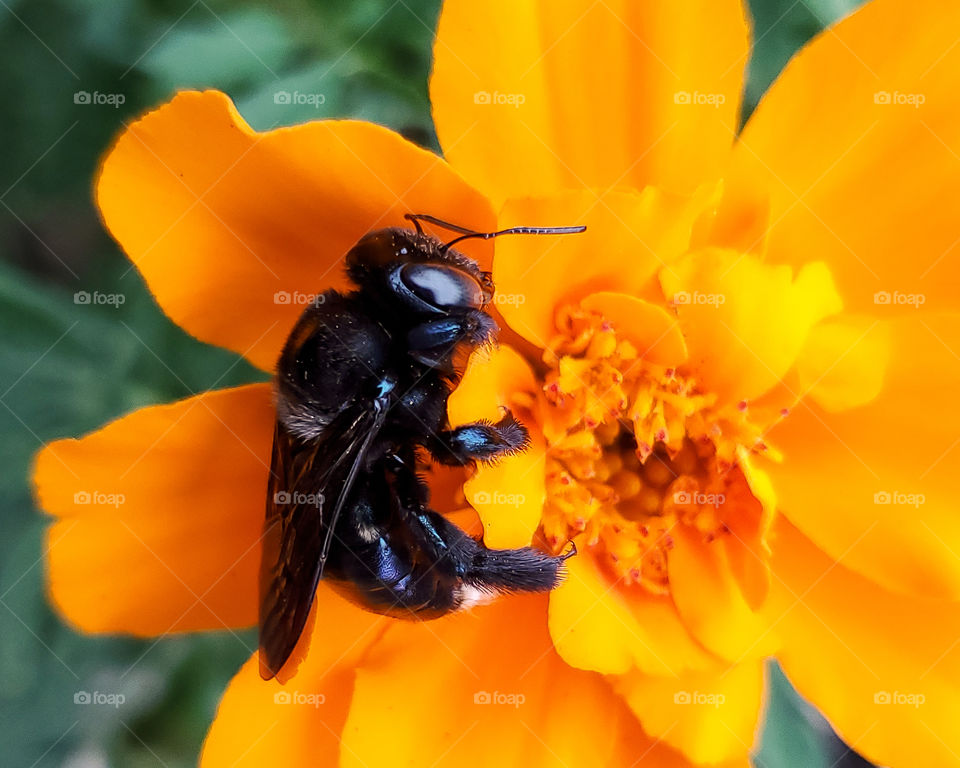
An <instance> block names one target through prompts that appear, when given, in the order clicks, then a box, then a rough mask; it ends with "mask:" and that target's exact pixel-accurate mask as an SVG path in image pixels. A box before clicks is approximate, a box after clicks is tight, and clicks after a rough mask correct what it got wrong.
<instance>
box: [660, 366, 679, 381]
mask: <svg viewBox="0 0 960 768" xmlns="http://www.w3.org/2000/svg"><path fill="white" fill-rule="evenodd" d="M674 373H676V371H674V370H673V368H667V370H665V371H664V372H663V375H664V376H666V377H667V378H668V379H672V378H673V375H674Z"/></svg>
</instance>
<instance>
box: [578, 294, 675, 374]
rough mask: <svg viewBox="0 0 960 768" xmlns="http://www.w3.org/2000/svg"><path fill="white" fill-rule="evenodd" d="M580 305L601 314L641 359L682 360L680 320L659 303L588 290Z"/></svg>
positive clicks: (624, 295) (625, 295) (659, 361)
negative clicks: (588, 293) (634, 348)
mask: <svg viewBox="0 0 960 768" xmlns="http://www.w3.org/2000/svg"><path fill="white" fill-rule="evenodd" d="M580 306H581V307H583V308H584V309H588V310H590V311H592V312H598V313H599V314H601V315H603V317H604V319H605V320H606V321H607V322H609V323H610V324H611V325H612V326H613V328H614V330H615V331H617V336H618V338H621V339H626V340H627V341H629V342H630V343H631V344H633V346H634V347H636V350H637V352H638V353H639V355H640V357H642V358H644V359H645V360H648V361H650V362H651V363H656V364H658V365H672V366H677V365H680V364H681V363H684V362H686V360H687V344H686V342H685V341H684V340H683V334H682V333H681V332H680V324H679V323H678V322H677V319H676V318H675V317H671V316H670V314H669V313H668V312H667V311H666V310H665V309H663V308H662V307H658V306H657V305H656V304H653V303H651V302H649V301H644V300H643V299H638V298H636V297H635V296H629V295H627V294H625V293H616V292H614V291H599V292H597V293H591V294H590V295H589V296H587V298H585V299H584V300H583V301H581V302H580Z"/></svg>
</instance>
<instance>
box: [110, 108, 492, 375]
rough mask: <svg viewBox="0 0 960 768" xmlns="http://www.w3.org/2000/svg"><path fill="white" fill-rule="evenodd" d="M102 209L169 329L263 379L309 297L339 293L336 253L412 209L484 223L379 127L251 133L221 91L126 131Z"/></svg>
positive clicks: (470, 202)
mask: <svg viewBox="0 0 960 768" xmlns="http://www.w3.org/2000/svg"><path fill="white" fill-rule="evenodd" d="M97 203H98V205H99V207H100V211H101V214H102V215H103V220H104V222H105V224H106V226H107V228H108V229H109V230H110V232H111V234H112V235H113V236H114V238H116V240H117V242H119V243H120V245H121V246H123V249H124V250H125V251H126V252H127V255H128V256H129V257H130V258H131V260H132V261H133V263H134V264H136V266H137V268H138V269H139V270H140V272H141V273H142V274H143V276H144V278H145V279H146V281H147V284H148V285H149V287H150V290H151V291H152V292H153V294H154V295H155V296H156V298H157V301H158V302H159V303H160V305H161V306H162V308H163V310H164V311H165V312H166V313H167V314H168V315H169V316H170V317H171V318H172V319H173V320H174V321H175V322H177V323H178V324H180V325H182V326H183V327H184V328H185V329H186V330H188V331H189V332H190V333H192V334H194V335H195V336H197V337H198V338H200V339H203V340H204V341H208V342H211V343H213V344H219V345H221V346H224V347H229V348H230V349H233V350H235V351H237V352H240V353H241V354H244V355H246V356H247V357H248V358H249V359H250V360H251V361H252V362H253V363H255V364H256V365H259V366H260V367H261V368H263V369H265V370H272V369H273V365H274V363H275V361H276V358H277V355H278V354H279V351H280V347H281V345H282V344H283V342H284V340H285V338H286V336H287V333H288V332H289V330H290V328H291V326H292V325H293V323H294V322H295V320H296V318H297V316H298V315H299V313H300V312H302V311H303V309H304V305H305V303H306V302H307V301H308V300H309V297H310V296H312V295H314V294H317V293H320V292H322V291H324V290H326V289H328V288H342V287H344V286H345V285H346V281H345V277H344V275H343V270H342V259H343V256H344V255H345V254H346V252H347V251H348V250H349V249H350V248H351V247H352V246H353V245H354V243H356V242H357V240H358V239H359V238H360V237H361V236H362V235H364V234H365V233H366V232H368V231H370V230H372V229H377V228H379V227H386V226H398V225H402V224H403V223H404V222H403V215H404V214H405V213H408V212H416V213H430V214H433V215H434V216H438V217H440V218H443V219H447V220H449V221H453V222H456V223H459V224H463V225H466V226H471V227H479V228H482V229H486V228H488V227H490V226H491V225H492V224H493V217H492V214H491V211H490V209H489V206H488V204H487V202H486V201H485V200H484V199H483V198H482V197H481V196H480V195H478V194H477V193H476V192H475V191H473V190H472V189H470V187H468V186H467V185H466V184H465V183H464V182H463V181H462V180H461V179H460V178H459V177H458V176H457V175H456V174H455V173H454V172H453V171H452V170H450V168H449V166H447V165H446V163H444V161H443V160H441V159H440V158H438V157H436V156H435V155H433V154H431V153H430V152H427V151H425V150H422V149H419V148H418V147H415V146H414V145H413V144H410V143H409V142H407V141H406V140H404V139H403V138H401V137H400V136H398V135H397V134H395V133H392V132H391V131H389V130H387V129H385V128H381V127H380V126H377V125H373V124H370V123H363V122H352V121H334V120H326V121H319V122H313V123H306V124H304V125H298V126H294V127H290V128H281V129H278V130H275V131H268V132H266V133H256V132H255V131H253V130H252V129H251V128H250V127H249V126H248V125H247V124H246V123H245V122H244V120H243V118H242V117H241V116H240V114H239V113H238V112H237V110H236V108H235V107H234V106H233V103H232V102H231V101H230V99H229V98H227V96H225V95H224V94H222V93H218V92H216V91H207V92H204V93H197V92H185V93H180V94H178V95H177V96H176V98H174V99H173V101H171V102H170V103H169V104H166V105H164V106H162V107H160V108H159V109H157V110H155V111H153V112H150V113H149V114H147V115H146V116H145V117H143V118H141V119H140V120H139V121H137V122H136V123H133V124H132V125H131V126H130V127H129V128H128V129H127V130H126V131H125V132H124V133H123V134H122V135H121V136H120V138H119V139H118V140H117V142H116V144H115V145H114V147H113V148H112V149H111V150H110V152H109V154H108V155H107V156H106V158H105V159H104V161H103V166H102V168H101V171H100V178H99V180H98V181H97Z"/></svg>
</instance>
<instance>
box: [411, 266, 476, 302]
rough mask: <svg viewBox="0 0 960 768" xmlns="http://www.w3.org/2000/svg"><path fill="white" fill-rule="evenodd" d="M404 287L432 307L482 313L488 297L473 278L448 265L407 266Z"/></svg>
mask: <svg viewBox="0 0 960 768" xmlns="http://www.w3.org/2000/svg"><path fill="white" fill-rule="evenodd" d="M400 280H401V282H402V283H403V286H404V287H405V288H406V289H407V290H409V291H410V292H411V293H413V294H414V295H415V296H416V297H417V298H418V299H420V300H421V301H423V302H425V303H426V304H429V305H430V306H431V307H433V308H436V309H440V310H447V309H480V308H481V307H482V306H483V305H484V304H485V303H486V302H487V301H488V300H489V297H488V296H486V295H485V294H484V291H483V289H482V288H481V287H480V284H479V283H478V282H477V281H476V280H475V279H474V278H473V276H472V275H469V274H467V273H466V272H463V271H461V270H459V269H457V268H456V267H451V266H448V265H445V264H404V265H403V267H402V268H401V269H400Z"/></svg>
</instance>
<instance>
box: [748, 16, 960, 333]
mask: <svg viewBox="0 0 960 768" xmlns="http://www.w3.org/2000/svg"><path fill="white" fill-rule="evenodd" d="M958 36H960V6H957V5H956V4H953V3H948V4H944V3H940V2H937V0H918V2H912V3H910V5H909V9H908V8H907V7H906V6H905V5H904V4H903V3H902V2H900V0H872V1H871V2H869V3H865V4H864V5H863V6H862V8H861V9H860V10H858V11H856V12H855V13H853V14H852V15H851V16H850V17H848V18H847V19H845V20H843V21H841V22H840V23H838V24H837V25H835V26H833V27H831V28H830V29H828V30H826V31H824V32H823V33H821V34H820V36H819V37H818V38H816V39H815V40H814V41H813V42H811V43H810V44H809V45H808V46H807V47H806V48H804V49H803V50H802V51H801V52H800V53H799V54H798V55H797V56H796V57H795V58H794V60H793V61H792V62H791V63H790V64H789V65H788V66H787V67H786V69H785V70H784V72H783V73H782V74H781V76H780V78H779V79H778V80H777V81H776V82H775V83H774V84H773V85H772V86H771V88H770V90H769V91H768V92H767V94H766V96H765V97H764V98H763V100H762V101H761V103H760V105H759V107H758V108H757V110H756V112H755V113H754V115H753V117H752V118H751V119H750V121H749V122H748V124H747V126H746V128H745V130H744V132H743V135H742V136H741V139H740V141H739V143H738V146H737V149H736V154H735V162H734V170H733V172H732V176H733V177H736V178H737V179H738V180H739V181H738V183H739V184H741V185H743V186H746V187H753V188H754V189H755V191H759V190H763V191H764V192H766V193H768V194H769V197H770V202H769V208H770V210H769V216H770V221H771V222H772V224H771V229H770V233H769V235H768V238H769V240H768V246H767V251H768V257H769V258H770V259H771V260H773V261H775V262H778V263H787V264H792V265H794V266H795V267H799V266H800V265H802V264H804V263H806V262H807V261H808V260H810V258H811V257H813V258H817V259H822V260H824V261H825V262H826V263H827V264H828V265H829V266H830V270H831V271H832V272H833V275H834V277H835V279H836V281H837V285H838V287H839V290H840V293H841V295H842V296H843V297H844V304H845V306H846V307H847V308H848V309H851V310H854V311H866V310H868V309H869V310H874V309H877V308H878V307H877V306H876V304H877V303H884V305H883V306H881V307H879V309H882V310H883V311H884V312H885V313H888V316H892V315H893V314H895V313H910V312H913V311H914V309H915V308H916V306H917V305H918V302H920V301H925V305H924V308H927V309H935V310H941V311H942V310H944V309H949V308H951V307H953V306H956V303H957V299H958V297H960V266H958V265H960V260H958V258H957V251H956V248H957V245H958V241H957V235H958V231H957V221H958V219H960V173H958V157H960V99H958V98H957V91H958V89H960V48H958V47H957V46H956V40H957V37H958ZM734 218H736V217H734Z"/></svg>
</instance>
